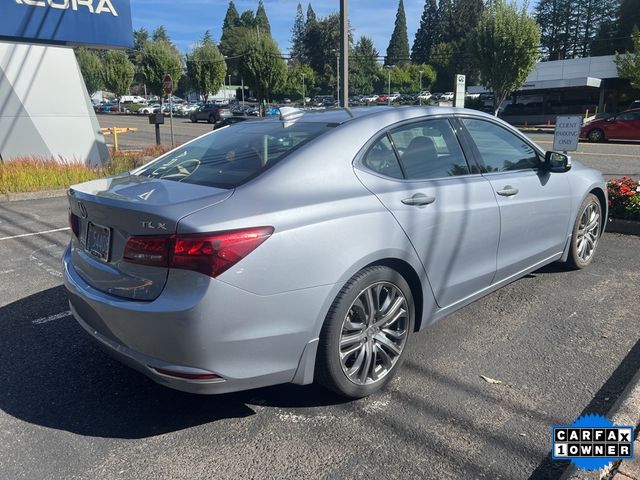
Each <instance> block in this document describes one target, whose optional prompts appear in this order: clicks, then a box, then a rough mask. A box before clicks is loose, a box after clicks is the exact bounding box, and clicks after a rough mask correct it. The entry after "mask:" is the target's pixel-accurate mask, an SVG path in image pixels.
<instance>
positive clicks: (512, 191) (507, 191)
mask: <svg viewBox="0 0 640 480" xmlns="http://www.w3.org/2000/svg"><path fill="white" fill-rule="evenodd" d="M519 191H520V190H518V189H517V188H513V187H512V186H511V185H507V186H506V187H504V188H503V189H502V190H498V191H497V192H496V193H497V194H498V195H502V196H503V197H513V196H514V195H517V194H518V192H519Z"/></svg>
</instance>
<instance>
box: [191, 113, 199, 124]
mask: <svg viewBox="0 0 640 480" xmlns="http://www.w3.org/2000/svg"><path fill="white" fill-rule="evenodd" d="M197 122H198V119H197V118H196V117H195V115H191V123H197Z"/></svg>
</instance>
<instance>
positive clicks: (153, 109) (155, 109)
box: [138, 103, 162, 115]
mask: <svg viewBox="0 0 640 480" xmlns="http://www.w3.org/2000/svg"><path fill="white" fill-rule="evenodd" d="M161 110H162V105H160V104H159V103H154V104H152V105H147V106H146V107H143V108H141V109H140V110H138V113H139V114H140V115H150V114H152V113H160V112H161Z"/></svg>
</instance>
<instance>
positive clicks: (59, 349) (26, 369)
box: [0, 286, 344, 439]
mask: <svg viewBox="0 0 640 480" xmlns="http://www.w3.org/2000/svg"><path fill="white" fill-rule="evenodd" d="M67 310H68V305H67V296H66V291H65V289H64V287H62V286H60V287H56V288H52V289H49V290H45V291H42V292H39V293H37V294H34V295H31V296H29V297H26V298H24V299H22V300H18V301H17V302H14V303H12V304H9V305H7V306H5V307H2V308H0V319H1V320H0V364H1V365H2V369H1V370H0V409H2V410H3V411H4V412H6V413H7V414H9V415H11V416H13V417H15V418H17V419H20V420H23V421H26V422H29V423H33V424H37V425H41V426H45V427H48V428H53V429H59V430H66V431H69V432H73V433H77V434H79V435H86V436H95V437H107V438H112V437H113V438H126V439H135V438H145V437H150V436H155V435H161V434H164V433H168V432H173V431H177V430H181V429H185V428H190V427H193V426H197V425H202V424H205V423H209V422H215V421H217V420H221V419H226V418H243V417H248V416H251V415H253V414H254V413H255V412H254V410H253V409H252V408H251V404H254V405H265V406H277V407H297V408H306V407H316V406H320V405H332V404H338V403H343V402H344V399H341V398H339V397H337V396H335V395H333V394H331V393H330V392H328V391H326V390H324V389H321V388H319V387H315V386H309V387H300V386H295V385H283V386H277V387H270V388H263V389H259V390H253V391H247V392H239V393H234V394H227V395H219V396H200V395H191V394H188V393H182V392H178V391H174V390H171V389H169V388H166V387H162V386H160V385H157V384H155V383H154V382H152V381H151V380H149V379H148V378H146V377H145V376H144V375H142V374H139V373H137V372H135V371H133V370H131V369H129V368H127V367H125V366H123V365H121V364H120V363H118V362H116V361H115V360H113V359H112V358H111V357H109V356H108V355H107V354H106V353H104V352H103V351H102V350H101V349H100V348H99V347H98V346H97V345H95V344H94V341H93V340H92V339H91V338H89V337H88V336H87V335H86V333H85V332H84V330H82V328H81V327H80V326H79V325H77V324H76V322H75V320H73V318H72V317H70V316H68V317H65V318H62V319H58V320H54V321H51V322H47V323H42V324H34V323H33V321H34V320H36V319H40V318H44V317H48V316H51V315H55V314H58V313H60V312H65V311H67Z"/></svg>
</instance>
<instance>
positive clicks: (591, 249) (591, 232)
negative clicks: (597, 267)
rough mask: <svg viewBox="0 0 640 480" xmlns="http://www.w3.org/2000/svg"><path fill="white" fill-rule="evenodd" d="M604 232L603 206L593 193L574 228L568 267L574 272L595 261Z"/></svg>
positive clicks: (579, 212) (581, 208)
mask: <svg viewBox="0 0 640 480" xmlns="http://www.w3.org/2000/svg"><path fill="white" fill-rule="evenodd" d="M601 231H602V206H601V205H600V200H598V197H596V196H595V195H594V194H593V193H590V194H589V195H587V198H585V199H584V202H582V205H580V209H579V210H578V217H577V218H576V221H575V224H574V226H573V233H572V235H571V244H570V245H569V257H568V258H567V266H568V267H569V268H571V269H573V270H578V269H582V268H586V267H588V266H589V265H590V264H591V262H592V261H593V257H594V256H595V253H596V249H597V247H598V242H599V241H600V233H601Z"/></svg>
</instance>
